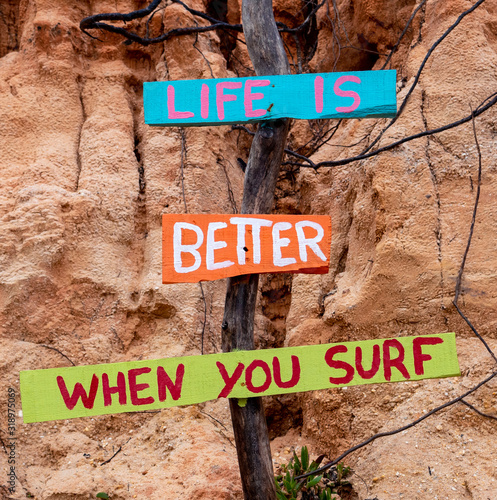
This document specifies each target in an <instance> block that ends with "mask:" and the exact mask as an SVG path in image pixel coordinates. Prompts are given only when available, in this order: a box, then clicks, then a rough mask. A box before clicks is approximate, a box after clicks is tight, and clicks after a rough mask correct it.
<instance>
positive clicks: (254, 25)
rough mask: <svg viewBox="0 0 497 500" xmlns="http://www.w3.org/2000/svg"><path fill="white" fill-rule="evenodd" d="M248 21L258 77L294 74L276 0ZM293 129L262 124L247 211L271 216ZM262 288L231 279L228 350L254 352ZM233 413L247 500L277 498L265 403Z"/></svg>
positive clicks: (247, 0) (261, 3)
mask: <svg viewBox="0 0 497 500" xmlns="http://www.w3.org/2000/svg"><path fill="white" fill-rule="evenodd" d="M242 23H243V29H244V33H245V39H246V42H247V48H248V51H249V55H250V58H251V60H252V63H253V65H254V68H255V71H256V73H257V75H259V76H262V75H281V74H289V73H290V67H289V64H288V59H287V56H286V53H285V49H284V47H283V43H282V41H281V38H280V35H279V33H278V29H277V27H276V23H275V20H274V16H273V6H272V0H244V1H243V6H242ZM288 128H289V120H278V121H274V122H265V123H264V124H262V125H260V126H259V129H258V131H257V133H256V135H255V137H254V140H253V142H252V146H251V149H250V155H249V159H248V163H247V168H246V171H245V182H244V189H243V202H242V213H244V214H267V213H270V212H271V210H272V208H273V203H274V192H275V188H276V181H277V179H278V173H279V170H280V165H281V160H282V157H283V150H284V147H285V143H286V138H287V135H288ZM258 284H259V275H258V274H253V275H245V276H237V277H235V278H230V279H228V286H227V292H226V303H225V310H224V319H223V326H222V347H223V351H224V352H229V351H231V350H233V349H238V350H252V349H254V313H255V306H256V300H257V289H258ZM230 410H231V418H232V421H233V430H234V434H235V441H236V449H237V453H238V464H239V467H240V475H241V479H242V486H243V494H244V497H245V500H272V499H276V489H275V485H274V473H273V463H272V459H271V449H270V447H269V436H268V432H267V424H266V418H265V415H264V407H263V405H262V399H261V398H249V399H248V400H247V402H246V405H245V406H243V407H242V406H240V405H239V404H238V401H237V400H234V399H230Z"/></svg>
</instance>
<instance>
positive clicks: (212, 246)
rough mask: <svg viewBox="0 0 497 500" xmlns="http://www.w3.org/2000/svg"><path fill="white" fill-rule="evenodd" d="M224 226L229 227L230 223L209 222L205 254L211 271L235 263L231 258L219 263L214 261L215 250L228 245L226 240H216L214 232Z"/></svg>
mask: <svg viewBox="0 0 497 500" xmlns="http://www.w3.org/2000/svg"><path fill="white" fill-rule="evenodd" d="M224 227H228V224H226V223H225V222H209V226H208V228H207V253H206V256H205V261H206V266H207V269H208V270H209V271H214V270H215V269H222V268H223V267H230V266H232V265H233V264H234V262H232V261H231V260H225V261H223V262H217V263H215V262H214V250H219V249H221V248H225V247H227V246H228V244H227V243H226V242H225V241H216V240H215V239H214V232H215V231H217V230H218V229H222V228H224Z"/></svg>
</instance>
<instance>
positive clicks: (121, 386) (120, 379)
mask: <svg viewBox="0 0 497 500" xmlns="http://www.w3.org/2000/svg"><path fill="white" fill-rule="evenodd" d="M102 391H103V393H104V406H109V405H111V404H112V394H115V393H116V392H117V393H119V404H120V405H125V404H126V379H125V378H124V373H122V372H119V373H118V374H117V385H116V386H114V387H109V376H108V375H107V373H102Z"/></svg>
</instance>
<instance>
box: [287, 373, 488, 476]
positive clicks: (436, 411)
mask: <svg viewBox="0 0 497 500" xmlns="http://www.w3.org/2000/svg"><path fill="white" fill-rule="evenodd" d="M495 376H497V371H496V372H493V373H492V374H490V375H489V376H488V377H487V378H486V379H484V380H482V381H481V382H480V383H479V384H477V385H475V386H474V387H473V388H472V389H470V390H469V391H466V392H465V393H464V394H462V395H461V396H459V397H457V398H454V399H452V400H451V401H448V402H447V403H444V404H443V405H440V406H437V407H436V408H433V410H430V411H429V412H428V413H426V414H425V415H423V416H421V417H419V418H418V419H416V420H414V421H413V422H411V423H409V424H407V425H404V426H403V427H399V428H398V429H394V430H392V431H387V432H380V433H378V434H375V435H374V436H371V437H370V438H368V439H366V440H365V441H363V442H362V443H359V444H357V445H355V446H353V447H352V448H349V449H348V450H347V451H345V452H343V453H342V454H341V455H340V456H339V457H338V458H335V460H333V461H332V462H328V463H327V464H325V465H323V466H322V467H320V468H319V469H316V470H313V471H312V472H308V473H307V474H302V475H301V476H295V477H294V479H295V480H299V479H304V478H306V477H309V476H314V475H316V474H321V472H325V471H326V470H328V469H329V468H330V467H333V466H334V465H336V464H337V463H339V462H341V461H342V460H343V459H344V458H345V457H346V456H348V455H350V454H351V453H353V452H354V451H357V450H360V449H361V448H364V446H367V445H368V444H370V443H372V442H373V441H376V440H377V439H379V438H382V437H386V436H393V435H395V434H398V433H399V432H402V431H405V430H407V429H410V428H411V427H414V426H415V425H418V424H419V423H420V422H422V421H423V420H426V419H427V418H428V417H431V416H432V415H434V414H435V413H438V412H439V411H441V410H443V409H445V408H448V407H449V406H452V405H454V404H456V403H458V402H459V401H462V400H463V399H464V398H465V397H466V396H469V395H470V394H472V393H473V392H475V391H477V390H478V389H479V388H480V387H482V386H483V385H485V384H487V383H488V382H490V380H492V379H493V378H494V377H495Z"/></svg>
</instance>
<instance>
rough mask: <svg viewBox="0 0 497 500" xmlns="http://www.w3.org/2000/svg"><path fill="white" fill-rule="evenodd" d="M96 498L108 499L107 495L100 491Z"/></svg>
mask: <svg viewBox="0 0 497 500" xmlns="http://www.w3.org/2000/svg"><path fill="white" fill-rule="evenodd" d="M97 498H104V499H106V500H108V499H109V498H110V497H109V495H107V493H104V492H103V491H101V492H100V493H97Z"/></svg>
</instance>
